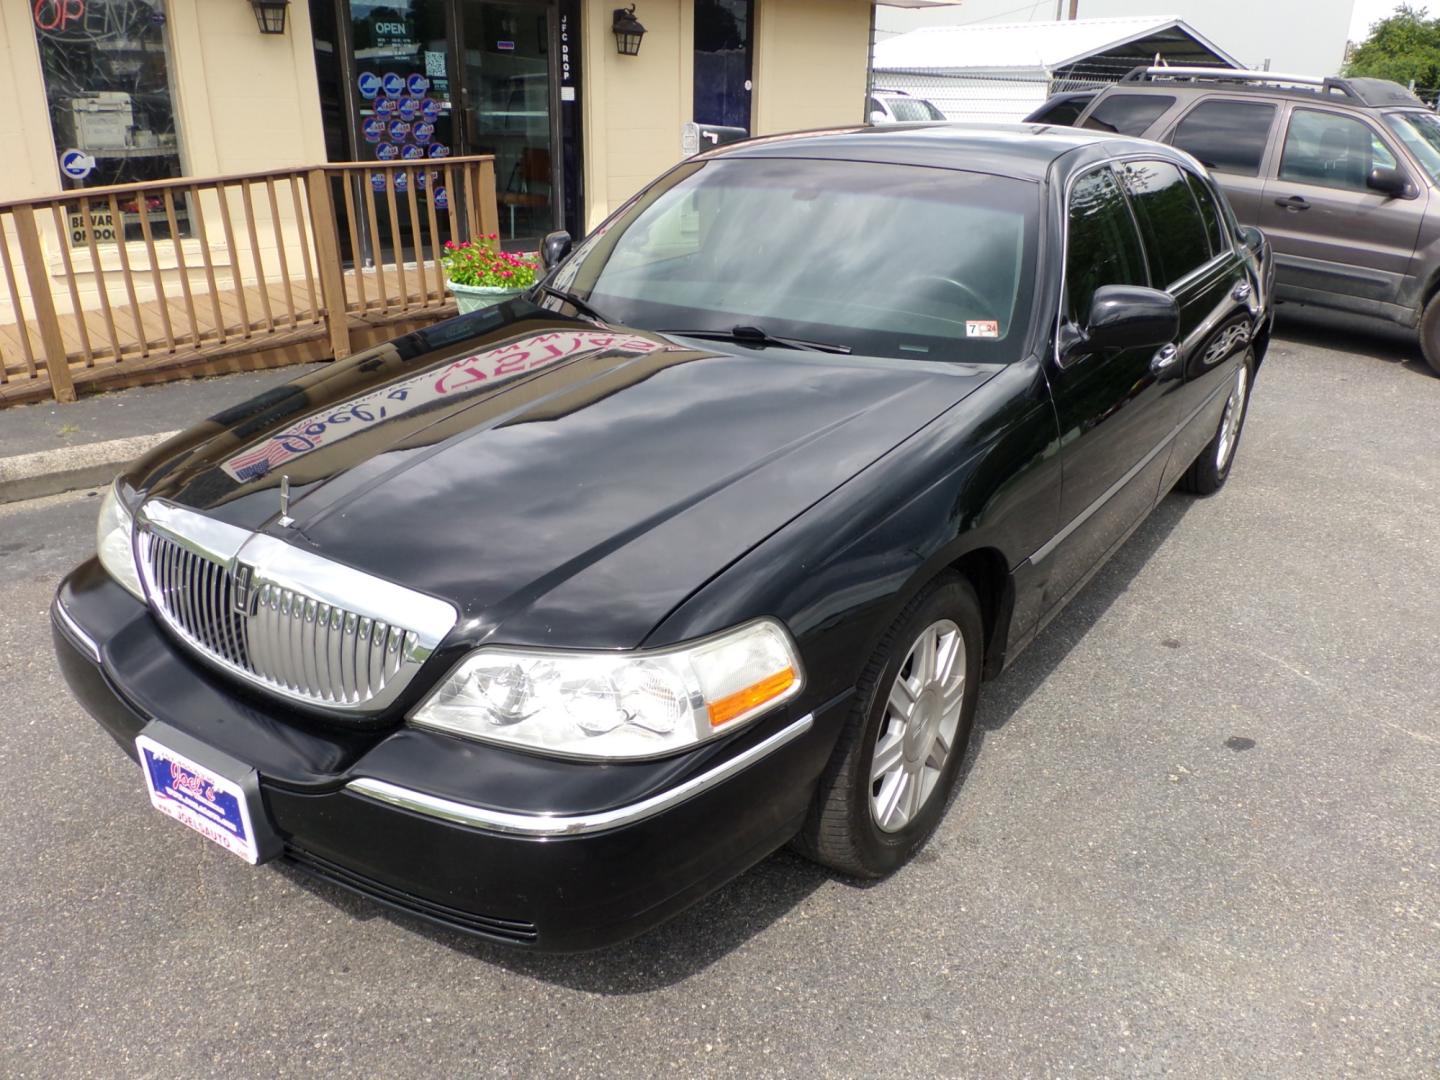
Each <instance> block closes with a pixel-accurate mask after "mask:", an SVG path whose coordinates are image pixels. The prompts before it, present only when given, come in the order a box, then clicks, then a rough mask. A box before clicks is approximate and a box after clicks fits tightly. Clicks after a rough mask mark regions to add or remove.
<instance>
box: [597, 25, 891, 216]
mask: <svg viewBox="0 0 1440 1080" xmlns="http://www.w3.org/2000/svg"><path fill="white" fill-rule="evenodd" d="M616 6H617V3H616V0H589V3H588V4H587V6H586V8H585V25H584V57H585V64H584V75H583V81H584V86H583V87H582V113H583V115H584V118H585V121H584V122H585V184H586V189H585V195H586V199H585V206H586V214H585V217H586V224H587V226H588V227H591V228H593V227H594V226H595V225H597V224H599V222H600V221H601V220H603V219H604V218H605V217H606V216H607V215H608V214H609V213H610V211H612V210H614V209H615V208H616V207H618V206H620V205H621V204H622V203H623V202H624V201H625V200H626V199H627V198H629V197H630V196H631V195H633V194H634V193H635V192H636V191H637V190H639V189H640V188H641V187H643V186H644V185H645V184H646V183H648V182H649V181H650V180H652V179H654V178H655V176H656V175H658V174H659V173H661V172H663V171H664V170H666V169H668V168H669V167H670V166H672V165H674V164H675V163H676V162H677V161H679V160H680V157H681V147H680V136H681V127H682V125H683V124H684V123H685V122H686V121H688V120H689V119H690V118H691V116H692V104H693V99H694V66H693V61H694V50H695V22H694V0H642V2H638V3H637V7H636V12H635V13H636V16H637V17H638V18H639V19H640V21H641V22H643V23H644V24H645V29H646V31H647V32H646V34H645V39H644V41H643V42H642V43H641V46H640V55H639V56H620V55H619V54H617V53H616V51H615V38H614V35H613V34H612V32H611V29H610V26H611V18H612V14H613V12H614V9H615V7H616ZM755 8H756V24H757V25H756V28H755V52H754V56H753V67H754V91H753V94H754V98H753V103H752V108H753V111H752V124H753V125H754V129H755V133H756V134H757V135H769V134H774V133H776V132H780V131H796V130H803V129H805V128H816V127H830V126H833V125H837V124H850V123H859V122H860V121H861V120H862V118H863V115H864V103H865V73H866V65H867V63H868V60H869V56H870V3H869V0H756V3H755Z"/></svg>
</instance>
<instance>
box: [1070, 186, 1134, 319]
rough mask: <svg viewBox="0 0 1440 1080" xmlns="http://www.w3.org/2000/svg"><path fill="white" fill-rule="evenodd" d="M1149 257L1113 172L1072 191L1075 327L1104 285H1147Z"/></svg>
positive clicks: (1073, 188) (1071, 298) (1071, 272)
mask: <svg viewBox="0 0 1440 1080" xmlns="http://www.w3.org/2000/svg"><path fill="white" fill-rule="evenodd" d="M1147 284H1149V278H1148V277H1147V275H1146V273H1145V255H1144V252H1143V250H1142V249H1141V247H1140V236H1139V234H1138V233H1136V231H1135V219H1134V218H1132V217H1131V216H1130V210H1129V208H1128V207H1127V206H1126V205H1125V196H1124V195H1122V194H1121V192H1120V185H1119V184H1118V183H1117V182H1116V180H1115V177H1114V175H1113V174H1112V173H1111V172H1110V170H1109V169H1108V168H1100V169H1096V170H1095V171H1094V172H1089V173H1086V174H1085V175H1084V176H1082V177H1080V179H1078V180H1076V181H1075V183H1074V185H1073V186H1072V187H1071V189H1070V206H1069V209H1068V211H1067V221H1066V243H1065V293H1066V307H1067V314H1068V315H1069V317H1070V321H1071V322H1074V323H1077V324H1081V325H1083V324H1084V322H1085V317H1086V316H1087V315H1088V314H1089V313H1090V301H1091V299H1092V298H1093V297H1094V296H1095V290H1096V289H1098V288H1099V287H1100V286H1101V285H1147Z"/></svg>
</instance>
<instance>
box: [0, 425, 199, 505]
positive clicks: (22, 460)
mask: <svg viewBox="0 0 1440 1080" xmlns="http://www.w3.org/2000/svg"><path fill="white" fill-rule="evenodd" d="M178 434H179V432H178V431H165V432H161V433H160V434H159V435H134V436H131V437H130V438H128V439H111V440H109V441H108V442H97V443H84V444H82V445H80V446H64V447H59V448H57V449H54V450H38V451H36V452H35V453H33V454H16V455H14V456H13V457H0V503H7V502H19V501H20V500H21V499H38V498H40V497H41V496H42V495H58V494H60V493H61V492H64V491H75V490H77V489H79V488H88V487H99V486H100V485H102V484H108V483H109V482H110V481H111V480H113V479H114V478H115V476H116V474H118V473H119V472H120V471H121V469H122V468H124V466H125V465H126V464H127V463H129V462H131V461H133V460H135V459H136V458H138V457H139V456H140V455H141V454H144V453H145V452H146V451H148V450H150V449H151V448H152V447H155V446H159V445H160V444H161V443H163V442H164V441H165V440H167V439H171V438H174V437H175V436H176V435H178Z"/></svg>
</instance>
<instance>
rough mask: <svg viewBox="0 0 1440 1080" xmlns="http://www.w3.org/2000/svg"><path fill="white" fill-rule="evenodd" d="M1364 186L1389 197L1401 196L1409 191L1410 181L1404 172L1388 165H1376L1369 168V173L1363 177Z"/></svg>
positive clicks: (1396, 197) (1397, 197)
mask: <svg viewBox="0 0 1440 1080" xmlns="http://www.w3.org/2000/svg"><path fill="white" fill-rule="evenodd" d="M1365 186H1366V187H1368V188H1369V189H1370V190H1371V191H1378V192H1380V194H1382V195H1384V196H1385V197H1387V198H1390V199H1399V198H1402V197H1403V196H1405V195H1407V194H1409V192H1410V181H1409V180H1408V179H1407V178H1406V176H1405V174H1404V173H1403V172H1401V171H1400V170H1399V169H1392V168H1391V167H1390V166H1388V165H1376V166H1375V167H1374V168H1373V169H1371V170H1370V175H1369V176H1367V177H1366V178H1365Z"/></svg>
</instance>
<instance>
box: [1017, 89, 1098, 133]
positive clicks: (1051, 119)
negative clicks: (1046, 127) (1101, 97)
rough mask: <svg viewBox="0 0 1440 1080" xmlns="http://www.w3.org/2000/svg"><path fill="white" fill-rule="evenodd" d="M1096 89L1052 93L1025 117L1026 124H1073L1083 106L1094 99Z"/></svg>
mask: <svg viewBox="0 0 1440 1080" xmlns="http://www.w3.org/2000/svg"><path fill="white" fill-rule="evenodd" d="M1099 92H1100V91H1098V90H1071V91H1067V92H1066V93H1063V94H1052V95H1051V96H1050V97H1049V98H1047V99H1046V101H1045V104H1044V105H1041V106H1040V107H1039V108H1038V109H1036V110H1035V111H1034V112H1032V113H1031V114H1030V115H1029V116H1027V117H1025V123H1027V124H1066V125H1074V124H1075V122H1076V121H1077V120H1079V119H1080V114H1081V113H1083V112H1084V111H1085V107H1086V106H1087V105H1089V104H1090V102H1092V101H1094V100H1095V95H1096V94H1098V93H1099Z"/></svg>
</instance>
